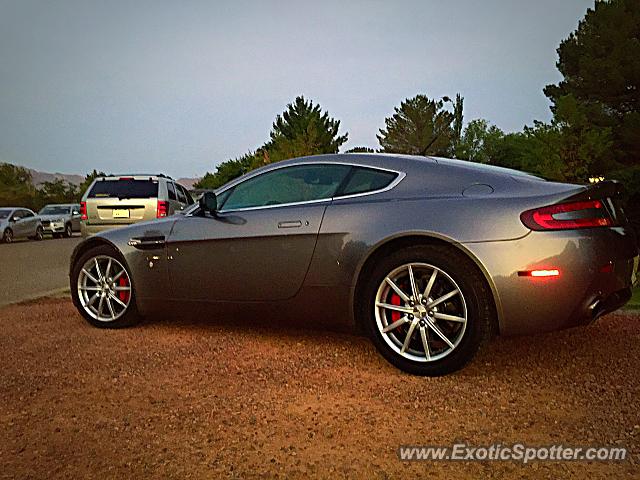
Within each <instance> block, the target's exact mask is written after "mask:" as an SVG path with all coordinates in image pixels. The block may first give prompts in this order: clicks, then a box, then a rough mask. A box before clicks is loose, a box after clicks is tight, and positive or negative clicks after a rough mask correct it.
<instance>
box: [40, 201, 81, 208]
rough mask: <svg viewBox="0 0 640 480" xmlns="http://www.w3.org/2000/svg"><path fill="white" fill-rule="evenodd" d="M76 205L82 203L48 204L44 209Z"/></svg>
mask: <svg viewBox="0 0 640 480" xmlns="http://www.w3.org/2000/svg"><path fill="white" fill-rule="evenodd" d="M75 205H80V202H78V203H47V204H46V205H45V206H44V207H42V208H47V207H73V206H75Z"/></svg>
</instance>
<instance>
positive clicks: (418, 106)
mask: <svg viewBox="0 0 640 480" xmlns="http://www.w3.org/2000/svg"><path fill="white" fill-rule="evenodd" d="M443 106H444V102H443V101H442V100H431V99H429V97H427V96H426V95H416V96H415V97H413V98H408V99H406V100H405V101H403V102H402V103H400V106H399V107H395V108H394V114H393V115H392V116H391V117H388V118H385V121H384V122H385V126H386V128H384V129H380V134H379V135H377V138H378V142H380V146H381V147H382V151H383V152H388V153H404V154H410V155H447V154H449V153H450V152H451V147H452V139H453V137H454V131H453V128H452V126H451V123H452V122H453V120H454V118H455V117H454V114H452V113H450V112H447V111H446V110H444V109H443Z"/></svg>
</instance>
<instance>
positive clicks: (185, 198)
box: [176, 183, 187, 203]
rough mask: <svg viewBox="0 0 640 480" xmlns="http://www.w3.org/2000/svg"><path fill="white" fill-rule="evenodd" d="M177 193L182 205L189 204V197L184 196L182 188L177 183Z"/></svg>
mask: <svg viewBox="0 0 640 480" xmlns="http://www.w3.org/2000/svg"><path fill="white" fill-rule="evenodd" d="M176 193H177V194H178V201H179V202H180V203H187V197H185V196H184V191H183V190H182V187H181V186H180V185H178V184H177V183H176Z"/></svg>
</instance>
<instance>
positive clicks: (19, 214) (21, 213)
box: [13, 210, 24, 220]
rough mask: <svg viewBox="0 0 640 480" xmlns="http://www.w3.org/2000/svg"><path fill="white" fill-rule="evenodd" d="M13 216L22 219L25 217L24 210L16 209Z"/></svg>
mask: <svg viewBox="0 0 640 480" xmlns="http://www.w3.org/2000/svg"><path fill="white" fill-rule="evenodd" d="M13 218H16V219H18V220H22V219H23V218H24V210H14V212H13Z"/></svg>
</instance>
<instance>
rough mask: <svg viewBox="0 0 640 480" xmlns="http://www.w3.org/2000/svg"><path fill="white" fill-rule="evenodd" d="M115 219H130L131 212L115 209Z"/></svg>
mask: <svg viewBox="0 0 640 480" xmlns="http://www.w3.org/2000/svg"><path fill="white" fill-rule="evenodd" d="M113 218H129V210H125V209H114V210H113Z"/></svg>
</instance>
